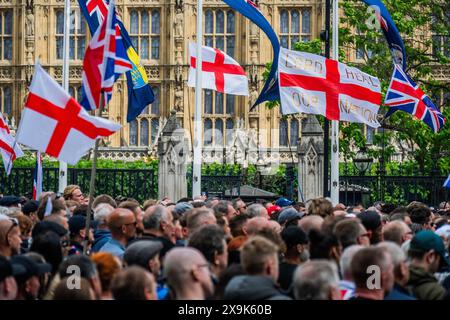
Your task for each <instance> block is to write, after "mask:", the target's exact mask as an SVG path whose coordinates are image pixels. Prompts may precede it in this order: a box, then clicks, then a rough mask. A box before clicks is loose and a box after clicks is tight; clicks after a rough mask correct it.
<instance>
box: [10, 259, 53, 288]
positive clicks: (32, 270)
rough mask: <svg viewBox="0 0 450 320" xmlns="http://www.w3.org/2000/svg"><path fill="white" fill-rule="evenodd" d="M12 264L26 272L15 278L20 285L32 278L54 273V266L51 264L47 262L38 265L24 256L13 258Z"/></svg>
mask: <svg viewBox="0 0 450 320" xmlns="http://www.w3.org/2000/svg"><path fill="white" fill-rule="evenodd" d="M11 263H13V264H17V265H20V266H22V267H23V268H25V272H23V273H21V274H18V275H16V276H15V278H16V281H17V282H18V283H24V282H25V281H27V280H28V279H30V278H31V277H34V276H36V277H38V276H41V275H43V274H45V273H48V272H51V271H52V266H51V265H50V264H48V263H46V262H41V263H38V262H35V261H33V260H32V259H30V258H29V257H26V256H23V255H20V256H14V257H12V258H11Z"/></svg>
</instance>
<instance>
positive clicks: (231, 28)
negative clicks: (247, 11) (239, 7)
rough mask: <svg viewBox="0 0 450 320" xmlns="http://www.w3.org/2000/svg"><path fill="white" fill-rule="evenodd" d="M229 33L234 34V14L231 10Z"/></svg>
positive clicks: (228, 23)
mask: <svg viewBox="0 0 450 320" xmlns="http://www.w3.org/2000/svg"><path fill="white" fill-rule="evenodd" d="M227 33H234V12H233V11H231V10H228V12H227Z"/></svg>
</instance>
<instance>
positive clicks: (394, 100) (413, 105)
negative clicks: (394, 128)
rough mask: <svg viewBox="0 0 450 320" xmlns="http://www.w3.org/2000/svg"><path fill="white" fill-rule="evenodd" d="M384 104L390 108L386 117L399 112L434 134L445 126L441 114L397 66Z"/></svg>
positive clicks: (396, 65)
mask: <svg viewBox="0 0 450 320" xmlns="http://www.w3.org/2000/svg"><path fill="white" fill-rule="evenodd" d="M384 104H385V105H386V106H389V107H390V108H389V111H388V112H387V113H386V117H389V116H390V115H391V114H393V113H394V112H395V111H398V110H401V111H404V112H407V113H410V114H412V115H413V116H415V117H416V118H417V119H419V120H422V121H423V122H425V124H426V125H427V126H429V127H430V128H431V129H433V131H434V132H438V131H439V130H440V129H441V128H442V127H443V126H444V124H445V118H444V116H443V115H442V113H441V112H440V111H439V110H438V109H437V108H436V106H435V105H434V104H433V102H431V100H430V98H429V97H428V96H427V95H426V94H425V93H424V92H423V91H422V90H421V89H420V88H419V86H418V85H417V84H416V83H415V82H414V81H413V80H412V79H411V78H410V77H409V76H408V75H407V74H406V73H405V72H404V71H403V70H402V68H401V67H400V65H398V64H395V67H394V73H393V74H392V79H391V83H390V85H389V88H388V91H387V93H386V98H385V100H384Z"/></svg>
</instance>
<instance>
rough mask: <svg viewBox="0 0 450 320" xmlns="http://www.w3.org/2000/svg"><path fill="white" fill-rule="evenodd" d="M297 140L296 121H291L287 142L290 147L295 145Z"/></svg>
mask: <svg viewBox="0 0 450 320" xmlns="http://www.w3.org/2000/svg"><path fill="white" fill-rule="evenodd" d="M297 140H298V120H297V119H291V137H290V140H289V142H290V144H291V147H294V146H296V145H297Z"/></svg>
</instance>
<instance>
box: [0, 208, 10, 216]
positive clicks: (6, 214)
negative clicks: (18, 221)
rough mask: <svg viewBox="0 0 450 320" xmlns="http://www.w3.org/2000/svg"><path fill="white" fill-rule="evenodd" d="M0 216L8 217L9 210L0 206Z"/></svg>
mask: <svg viewBox="0 0 450 320" xmlns="http://www.w3.org/2000/svg"><path fill="white" fill-rule="evenodd" d="M0 214H3V215H5V216H8V215H9V208H7V207H1V206H0Z"/></svg>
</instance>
